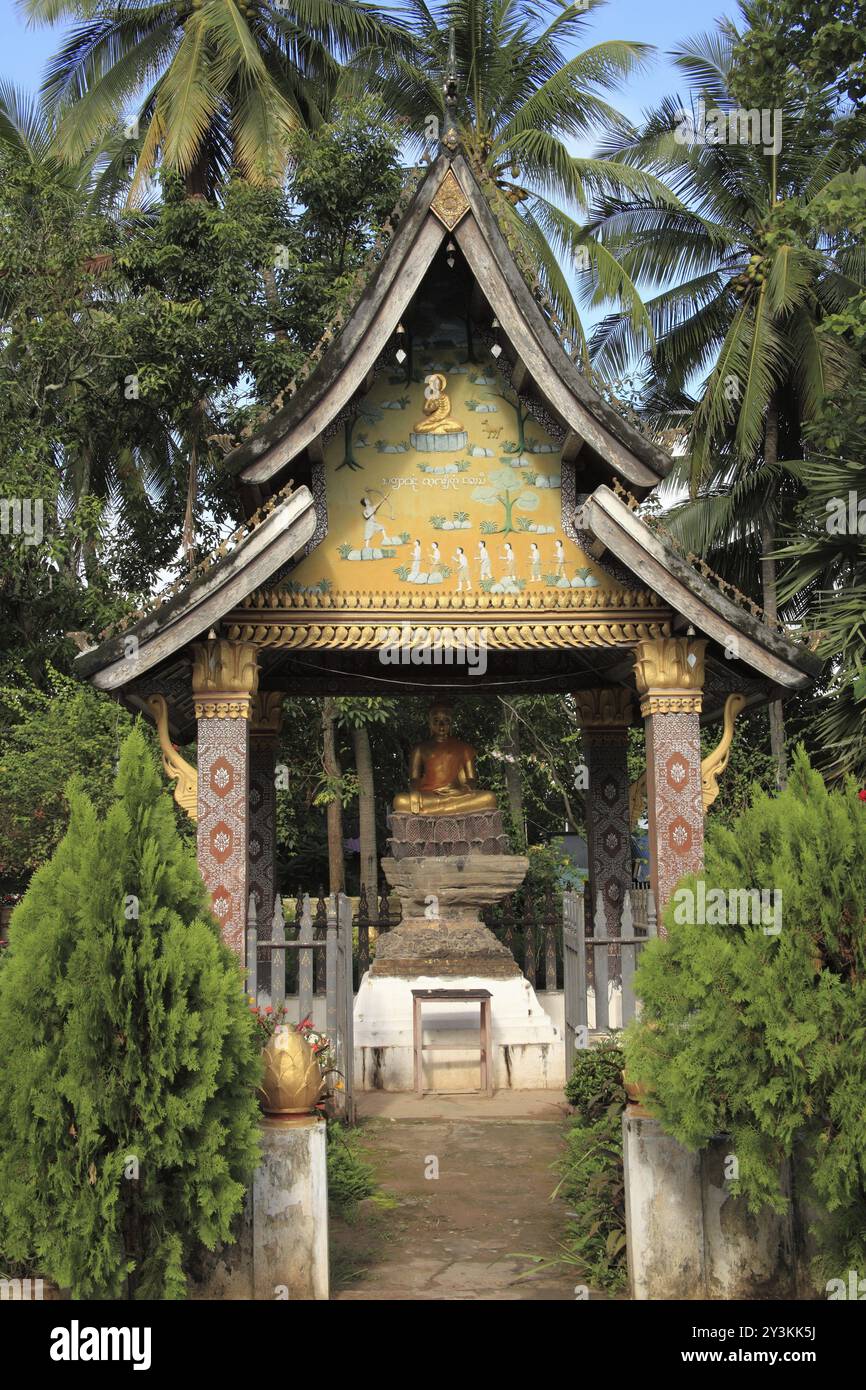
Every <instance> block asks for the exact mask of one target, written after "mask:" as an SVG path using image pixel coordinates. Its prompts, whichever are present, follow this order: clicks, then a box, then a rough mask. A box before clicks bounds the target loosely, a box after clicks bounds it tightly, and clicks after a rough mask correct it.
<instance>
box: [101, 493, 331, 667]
mask: <svg viewBox="0 0 866 1390" xmlns="http://www.w3.org/2000/svg"><path fill="white" fill-rule="evenodd" d="M315 529H316V513H315V506H314V503H313V497H312V493H311V492H310V490H309V488H306V487H300V488H298V489H297V490H296V491H294V492H293V493H291V495H290V496H289V497H287V498H286V499H285V501H283V502H280V503H279V504H278V505H277V506H276V507H274V508H273V510H272V511H271V512H269V513H268V515H267V516H266V517H265V518H264V520H263V521H261V522H260V523H259V525H258V526H257V527H256V528H255V530H254V531H252V532H251V533H250V534H249V535H248V536H246V537H245V538H244V539H243V540H242V541H241V542H240V543H239V544H238V546H237V547H236V548H235V549H234V550H233V551H231V552H230V553H229V554H228V555H226V556H224V557H223V558H222V559H221V560H219V561H218V562H217V563H216V564H215V565H213V566H212V568H211V569H210V570H208V572H207V573H206V574H205V575H204V576H203V577H202V578H201V579H198V580H195V581H193V583H191V584H190V585H189V586H188V587H187V588H185V589H183V590H182V591H181V592H180V593H179V594H178V595H177V596H176V597H175V598H173V599H172V600H171V602H169V603H167V604H165V605H164V606H163V607H161V608H158V609H156V610H155V611H154V612H152V613H148V614H146V615H145V616H144V617H143V618H140V619H139V620H138V622H137V623H135V624H133V625H132V626H130V627H128V628H126V629H125V630H124V631H123V632H120V633H117V634H116V635H114V636H112V637H108V638H106V640H105V641H104V642H101V643H100V644H99V646H97V647H91V648H90V650H89V651H86V652H82V653H81V654H80V655H79V656H78V657H77V658H76V660H75V673H76V675H78V676H79V677H81V678H82V679H84V680H89V681H90V682H91V684H93V685H94V686H96V688H97V689H98V690H105V691H109V692H111V693H118V692H120V691H122V690H123V688H124V687H125V686H128V685H129V684H130V683H131V682H133V681H135V680H137V679H139V678H140V677H141V676H143V675H144V674H145V673H146V672H147V671H149V670H151V669H152V668H153V667H155V666H158V665H160V664H161V663H162V662H164V661H166V660H167V659H168V658H170V657H172V656H174V655H175V654H176V653H177V652H178V651H180V650H181V649H182V648H183V647H185V646H186V645H187V644H188V643H189V642H193V641H195V640H196V639H198V638H200V637H201V636H202V635H204V634H206V633H207V632H208V631H209V629H210V628H211V627H213V626H214V625H215V624H217V623H219V622H220V621H221V619H222V618H223V617H224V616H225V614H226V613H228V612H230V611H231V610H232V609H233V608H237V607H238V606H239V605H240V604H241V603H243V600H244V599H245V598H247V597H248V596H249V595H250V594H251V593H252V592H253V591H254V590H255V589H257V588H259V587H260V586H261V585H262V584H264V583H266V582H267V581H268V579H270V578H271V576H272V575H274V574H276V573H277V571H278V570H279V569H281V568H282V566H284V565H286V564H288V562H289V561H290V560H292V559H293V558H294V556H295V555H297V553H298V551H299V550H301V549H302V548H303V546H305V545H306V543H307V541H309V540H311V539H312V537H313V533H314V531H315ZM130 638H133V639H134V642H133V643H132V644H131V643H130Z"/></svg>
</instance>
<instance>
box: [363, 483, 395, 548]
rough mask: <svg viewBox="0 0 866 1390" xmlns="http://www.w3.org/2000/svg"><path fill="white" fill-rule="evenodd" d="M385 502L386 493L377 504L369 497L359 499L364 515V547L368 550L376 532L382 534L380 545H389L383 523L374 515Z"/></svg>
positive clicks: (386, 498)
mask: <svg viewBox="0 0 866 1390" xmlns="http://www.w3.org/2000/svg"><path fill="white" fill-rule="evenodd" d="M387 500H388V496H387V493H386V494H385V496H384V497H383V498H382V499H381V501H379V502H373V501H372V500H371V499H370V498H369V497H366V496H365V497H362V498H361V510H362V511H363V513H364V546H365V548H366V549H368V550H369V549H371V548H372V545H373V537H374V536H375V535H376V533H377V532H378V531H381V532H382V544H383V545H388V544H390V541H389V537H388V536H386V534H385V524H384V522H382V521H379V519H378V517H377V516H376V513H377V512H378V510H379V508H380V507H381V506H382V505H383V504H384V503H385V502H386V501H387Z"/></svg>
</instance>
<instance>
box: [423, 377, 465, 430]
mask: <svg viewBox="0 0 866 1390" xmlns="http://www.w3.org/2000/svg"><path fill="white" fill-rule="evenodd" d="M447 385H448V382H447V380H446V378H445V377H444V376H443V375H442V373H441V372H432V373H431V374H430V376H428V377H425V378H424V419H423V420H419V421H418V423H417V425H416V426H415V433H416V434H455V433H462V430H463V426H462V425H461V424H460V421H459V420H452V419H451V401H450V398H449V397H448V396H446V395H445V387H446V386H447Z"/></svg>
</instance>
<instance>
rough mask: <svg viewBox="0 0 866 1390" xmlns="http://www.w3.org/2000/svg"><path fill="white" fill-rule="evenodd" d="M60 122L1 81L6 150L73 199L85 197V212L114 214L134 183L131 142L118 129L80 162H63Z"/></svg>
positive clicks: (0, 137)
mask: <svg viewBox="0 0 866 1390" xmlns="http://www.w3.org/2000/svg"><path fill="white" fill-rule="evenodd" d="M56 136H57V122H56V119H55V117H54V115H53V113H52V111H51V110H50V108H49V107H48V105H47V104H46V102H45V101H44V100H42V99H40V98H39V97H36V96H33V95H32V94H31V93H29V92H24V91H22V90H20V89H19V88H18V87H16V86H15V84H14V83H12V82H3V81H0V150H2V153H3V155H4V156H5V157H6V158H7V159H12V160H14V161H16V162H17V163H18V164H19V165H28V164H29V165H30V166H31V167H32V168H33V169H36V168H41V169H43V170H44V171H45V172H46V173H50V176H51V179H52V181H53V182H54V183H55V184H56V185H57V186H58V187H59V188H63V189H66V190H67V191H68V192H69V193H75V194H83V195H85V196H84V200H83V203H82V210H84V211H89V212H105V213H110V212H111V211H112V210H113V209H116V208H117V207H118V205H119V201H120V199H121V196H122V195H123V194H125V192H126V188H127V186H128V183H129V171H128V164H129V142H128V140H127V139H126V138H125V137H124V135H123V133H122V131H120V130H119V129H118V128H115V129H114V130H112V131H110V132H108V133H107V135H106V138H105V139H103V140H98V141H94V143H93V144H91V145H89V146H88V147H87V148H86V149H84V150H82V152H81V155H80V157H79V158H78V159H76V160H75V161H74V162H64V161H62V160H61V159H60V157H59V155H58V152H57V145H56Z"/></svg>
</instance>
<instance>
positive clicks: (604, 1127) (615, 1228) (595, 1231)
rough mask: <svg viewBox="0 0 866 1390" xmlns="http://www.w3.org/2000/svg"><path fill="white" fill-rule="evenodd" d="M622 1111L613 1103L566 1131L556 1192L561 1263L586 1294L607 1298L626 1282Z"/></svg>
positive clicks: (617, 1104) (618, 1102)
mask: <svg viewBox="0 0 866 1390" xmlns="http://www.w3.org/2000/svg"><path fill="white" fill-rule="evenodd" d="M622 1111H623V1103H622V1101H621V1100H619V1099H617V1100H616V1101H615V1102H614V1103H613V1104H611V1105H608V1107H607V1109H605V1110H603V1111H602V1112H601V1113H600V1114H598V1115H597V1116H596V1118H595V1119H594V1120H592V1121H588V1120H586V1119H585V1118H581V1119H578V1120H577V1122H576V1123H575V1124H574V1125H573V1126H572V1127H571V1129H569V1130H568V1131H567V1133H566V1136H565V1143H566V1154H565V1157H564V1158H563V1159H562V1160H561V1162H560V1163H559V1165H558V1170H559V1172H560V1173H561V1174H562V1177H561V1179H560V1183H559V1186H558V1188H557V1189H556V1190H557V1192H558V1193H559V1195H560V1196H561V1197H564V1198H565V1200H566V1201H567V1202H568V1221H567V1224H566V1235H565V1240H564V1241H563V1249H564V1252H565V1253H564V1255H563V1256H562V1257H561V1259H560V1263H562V1262H565V1263H567V1264H571V1265H574V1266H575V1267H576V1269H577V1271H578V1273H579V1274H580V1276H581V1278H582V1279H584V1280H585V1282H586V1283H587V1284H588V1285H589V1286H590V1288H593V1289H607V1290H608V1291H610V1292H613V1291H614V1290H616V1289H621V1288H622V1287H623V1286H624V1284H625V1282H626V1240H625V1179H624V1175H623V1163H622Z"/></svg>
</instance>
